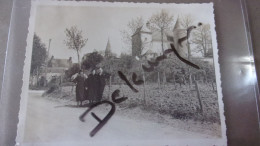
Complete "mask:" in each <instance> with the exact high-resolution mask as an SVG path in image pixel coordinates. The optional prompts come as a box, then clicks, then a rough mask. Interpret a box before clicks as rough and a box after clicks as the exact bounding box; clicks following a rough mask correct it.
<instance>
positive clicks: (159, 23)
mask: <svg viewBox="0 0 260 146" xmlns="http://www.w3.org/2000/svg"><path fill="white" fill-rule="evenodd" d="M149 22H150V25H151V28H152V29H154V30H159V31H160V32H161V43H162V51H163V52H164V48H163V36H164V33H165V30H167V29H170V28H171V27H172V25H173V16H172V15H170V14H169V13H168V12H167V11H166V10H161V12H159V13H157V14H154V15H152V17H151V18H150V21H149Z"/></svg>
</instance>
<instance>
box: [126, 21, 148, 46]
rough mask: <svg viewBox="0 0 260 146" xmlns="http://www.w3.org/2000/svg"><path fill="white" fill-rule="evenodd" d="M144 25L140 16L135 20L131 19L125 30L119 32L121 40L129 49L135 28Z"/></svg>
mask: <svg viewBox="0 0 260 146" xmlns="http://www.w3.org/2000/svg"><path fill="white" fill-rule="evenodd" d="M143 25H144V19H143V17H142V16H140V17H137V18H132V19H131V20H130V21H129V22H128V23H127V27H126V29H125V30H121V34H122V38H123V41H124V43H125V44H126V45H127V46H128V47H129V48H131V45H132V35H133V34H134V33H135V32H136V30H137V28H140V27H141V26H143Z"/></svg>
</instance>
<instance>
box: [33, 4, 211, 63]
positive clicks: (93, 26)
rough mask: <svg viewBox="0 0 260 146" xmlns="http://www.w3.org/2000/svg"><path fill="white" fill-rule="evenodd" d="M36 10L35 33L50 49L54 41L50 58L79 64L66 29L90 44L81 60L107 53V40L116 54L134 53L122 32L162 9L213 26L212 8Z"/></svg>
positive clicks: (78, 8)
mask: <svg viewBox="0 0 260 146" xmlns="http://www.w3.org/2000/svg"><path fill="white" fill-rule="evenodd" d="M86 4H87V3H85V5H84V6H82V5H81V6H79V5H77V6H71V5H70V6H68V5H66V6H65V5H63V6H58V5H51V6H50V5H49V6H46V5H41V6H37V9H36V17H35V32H36V34H37V35H38V36H39V37H40V38H41V39H42V42H43V43H45V44H46V46H48V40H49V39H52V41H51V48H50V55H53V56H54V57H55V58H69V57H72V58H73V62H76V61H77V56H76V52H75V51H74V50H69V49H68V48H67V46H66V45H65V44H64V40H65V39H66V36H65V33H64V31H65V29H66V28H70V27H71V26H77V27H78V28H79V29H80V30H82V31H83V36H84V37H85V38H88V42H87V44H86V46H85V47H84V48H82V50H81V57H82V55H83V54H85V53H89V52H92V51H93V50H94V49H95V50H97V51H101V50H105V48H106V44H107V41H108V38H109V39H110V44H111V50H112V51H113V52H114V53H116V54H118V55H119V54H121V53H122V52H123V53H127V52H128V53H130V52H131V51H130V50H129V48H127V46H126V45H125V44H124V43H123V41H122V35H121V33H120V30H124V29H126V25H127V23H128V22H129V21H130V20H131V19H132V18H136V17H139V16H142V17H143V18H144V20H145V21H147V20H148V19H149V18H150V17H151V16H152V15H153V14H155V13H158V12H160V11H161V10H162V9H165V10H167V11H168V12H169V13H170V14H171V15H173V16H174V19H175V20H176V18H177V17H178V15H179V16H181V15H186V14H190V15H192V17H194V20H195V22H194V23H195V24H197V23H198V22H202V23H210V24H212V23H214V17H213V8H212V4H189V5H187V4H171V5H169V4H167V5H159V4H158V5H153V6H151V7H150V6H149V5H146V6H144V5H142V6H140V5H139V6H138V5H135V4H131V7H127V6H126V4H123V5H121V6H115V7H113V6H111V5H110V6H109V7H105V6H100V5H99V6H93V5H92V6H87V5H86Z"/></svg>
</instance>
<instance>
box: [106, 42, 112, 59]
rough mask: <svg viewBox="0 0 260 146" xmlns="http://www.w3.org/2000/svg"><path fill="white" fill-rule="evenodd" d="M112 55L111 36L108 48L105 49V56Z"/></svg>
mask: <svg viewBox="0 0 260 146" xmlns="http://www.w3.org/2000/svg"><path fill="white" fill-rule="evenodd" d="M111 55H112V52H111V45H110V41H109V38H108V41H107V46H106V50H105V57H109V56H111Z"/></svg>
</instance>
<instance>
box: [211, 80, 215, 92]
mask: <svg viewBox="0 0 260 146" xmlns="http://www.w3.org/2000/svg"><path fill="white" fill-rule="evenodd" d="M211 85H212V89H213V91H215V89H214V83H213V82H211Z"/></svg>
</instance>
